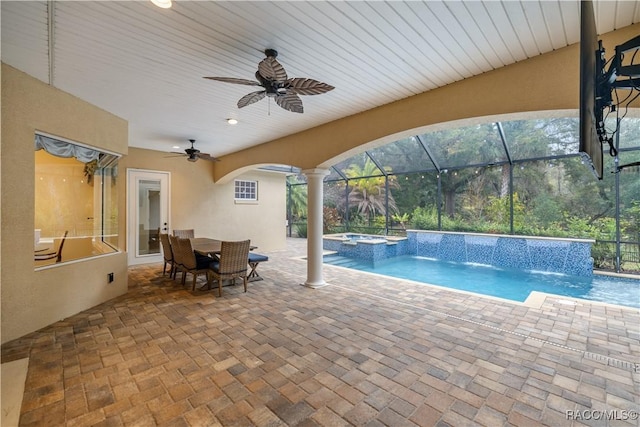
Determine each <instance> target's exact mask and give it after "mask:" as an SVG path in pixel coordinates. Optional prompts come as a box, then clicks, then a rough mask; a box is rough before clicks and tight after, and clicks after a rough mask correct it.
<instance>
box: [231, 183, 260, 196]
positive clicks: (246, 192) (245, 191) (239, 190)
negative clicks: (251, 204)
mask: <svg viewBox="0 0 640 427" xmlns="http://www.w3.org/2000/svg"><path fill="white" fill-rule="evenodd" d="M234 199H235V200H243V201H257V200H258V181H241V180H236V181H235V195H234Z"/></svg>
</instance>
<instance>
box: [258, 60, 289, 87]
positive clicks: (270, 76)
mask: <svg viewBox="0 0 640 427" xmlns="http://www.w3.org/2000/svg"><path fill="white" fill-rule="evenodd" d="M258 73H260V75H261V76H262V77H264V78H265V79H267V80H271V81H278V82H283V81H285V80H287V72H286V71H285V70H284V67H283V66H282V65H280V63H279V62H278V61H277V60H276V58H274V57H273V56H268V57H266V58H265V59H263V60H262V61H260V63H259V64H258Z"/></svg>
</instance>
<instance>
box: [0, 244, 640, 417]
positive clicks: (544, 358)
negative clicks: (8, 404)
mask: <svg viewBox="0 0 640 427" xmlns="http://www.w3.org/2000/svg"><path fill="white" fill-rule="evenodd" d="M305 253H306V246H305V241H304V240H300V239H289V240H288V250H286V251H282V252H273V253H269V254H268V255H269V257H270V260H269V262H267V263H263V264H261V265H260V267H259V273H260V274H261V275H262V276H263V277H264V280H263V281H260V282H253V283H250V284H249V290H248V292H247V293H244V292H242V286H241V285H238V286H232V287H226V288H225V291H224V293H223V296H222V298H217V297H216V293H215V291H201V290H198V291H195V292H191V290H190V287H184V288H182V287H181V286H180V285H179V284H178V283H177V282H174V281H172V280H170V279H168V278H166V277H165V278H163V277H162V275H161V271H162V265H161V264H154V265H146V266H141V267H132V268H130V270H129V292H128V293H127V294H126V295H124V296H122V297H119V298H117V299H114V300H112V301H109V302H107V303H105V304H101V305H100V306H98V307H95V308H92V309H90V310H87V311H84V312H82V313H80V314H78V315H75V316H73V317H71V318H68V319H65V320H63V321H60V322H57V323H55V324H54V325H51V326H49V327H47V328H44V329H43V330H40V331H38V332H35V333H32V334H29V335H27V336H25V337H23V338H21V339H19V340H15V341H12V342H10V343H7V344H5V345H4V346H2V362H3V363H4V362H7V361H11V360H16V359H20V358H25V357H28V358H29V370H28V373H27V380H26V387H25V393H24V398H23V402H22V415H21V419H20V425H21V426H31V425H34V426H59V425H60V426H61V425H67V426H156V425H161V426H215V425H222V426H284V425H287V426H294V425H299V426H342V425H356V426H394V427H395V426H416V425H418V426H467V425H468V426H475V425H478V426H509V425H513V426H534V425H547V426H579V425H589V426H600V425H611V426H636V425H638V420H637V418H636V416H637V413H638V412H637V411H638V410H639V406H640V405H639V403H640V402H639V397H638V396H639V395H640V387H639V384H640V382H639V380H640V368H639V366H640V365H638V362H639V361H640V341H639V338H640V311H639V310H637V309H631V308H623V307H618V306H610V305H604V304H597V303H589V302H586V301H579V302H578V303H577V304H576V305H568V304H566V301H565V300H566V298H562V299H560V298H558V297H553V296H549V297H547V298H546V299H544V301H543V302H542V304H541V305H540V306H539V307H530V306H526V305H523V304H519V303H511V302H506V301H502V300H497V299H492V298H486V297H481V296H477V295H472V294H468V293H461V292H455V291H449V290H446V289H442V288H438V287H431V286H424V285H419V284H416V283H413V282H408V281H403V280H395V279H390V278H385V277H381V276H377V275H371V274H365V273H359V272H356V271H350V270H345V269H341V268H338V267H332V266H326V267H325V268H324V277H325V280H326V281H327V282H328V283H329V286H326V287H323V288H320V289H315V290H314V289H309V288H306V287H303V286H300V284H301V283H303V282H304V280H305V278H306V262H305V261H304V260H301V259H295V258H294V257H296V256H298V257H299V256H301V255H304V254H305ZM605 418H610V419H609V420H607V419H605ZM9 427H11V426H9Z"/></svg>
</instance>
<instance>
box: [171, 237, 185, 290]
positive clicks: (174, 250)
mask: <svg viewBox="0 0 640 427" xmlns="http://www.w3.org/2000/svg"><path fill="white" fill-rule="evenodd" d="M168 237H169V246H170V248H171V256H172V257H173V275H169V277H171V278H172V279H175V278H176V277H177V275H178V271H182V269H183V266H182V254H181V253H180V250H179V245H178V239H179V237H176V236H171V235H169V236H168Z"/></svg>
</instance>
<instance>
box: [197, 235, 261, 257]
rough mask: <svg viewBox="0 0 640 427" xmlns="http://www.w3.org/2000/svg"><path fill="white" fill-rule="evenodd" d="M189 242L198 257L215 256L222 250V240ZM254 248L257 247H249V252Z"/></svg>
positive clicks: (205, 238) (202, 238)
mask: <svg viewBox="0 0 640 427" xmlns="http://www.w3.org/2000/svg"><path fill="white" fill-rule="evenodd" d="M189 240H191V247H192V248H193V251H194V252H197V253H199V254H200V255H217V254H219V253H220V251H221V250H222V240H218V239H211V238H209V237H194V238H191V239H189ZM256 248H257V246H250V247H249V250H251V251H252V250H254V249H256Z"/></svg>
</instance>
